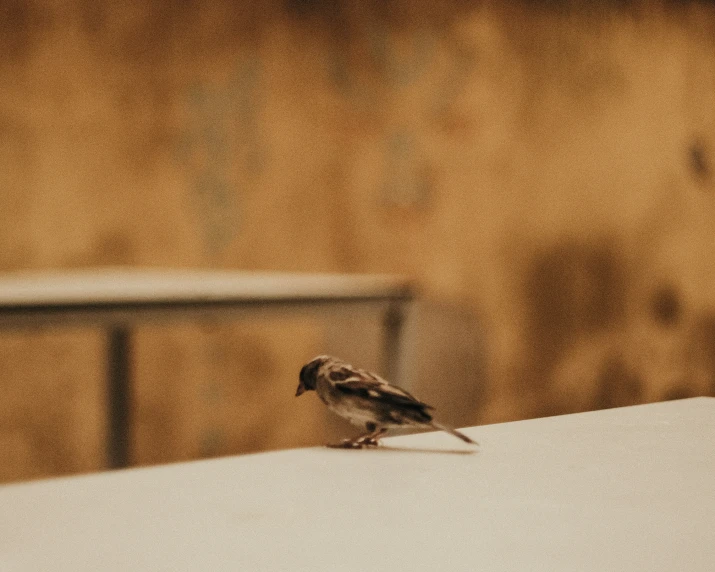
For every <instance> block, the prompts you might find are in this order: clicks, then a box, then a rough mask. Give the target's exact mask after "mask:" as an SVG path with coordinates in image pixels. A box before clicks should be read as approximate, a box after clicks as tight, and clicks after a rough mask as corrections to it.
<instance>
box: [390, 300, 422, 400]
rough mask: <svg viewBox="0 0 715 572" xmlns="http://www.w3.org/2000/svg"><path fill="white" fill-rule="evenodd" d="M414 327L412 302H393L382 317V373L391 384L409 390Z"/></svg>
mask: <svg viewBox="0 0 715 572" xmlns="http://www.w3.org/2000/svg"><path fill="white" fill-rule="evenodd" d="M414 325H415V316H414V308H413V303H412V302H404V301H403V302H394V303H392V304H390V305H389V306H388V307H387V311H386V313H385V316H384V328H385V338H384V342H383V343H384V345H383V371H384V372H385V376H386V378H387V379H388V380H389V381H391V382H392V383H394V384H396V385H398V386H400V387H402V388H403V389H409V388H410V386H411V385H412V384H413V383H414V373H415V372H414V365H415V364H414V360H415V356H414V355H413V352H414V344H415V340H414Z"/></svg>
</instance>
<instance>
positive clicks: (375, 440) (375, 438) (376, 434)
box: [358, 427, 387, 447]
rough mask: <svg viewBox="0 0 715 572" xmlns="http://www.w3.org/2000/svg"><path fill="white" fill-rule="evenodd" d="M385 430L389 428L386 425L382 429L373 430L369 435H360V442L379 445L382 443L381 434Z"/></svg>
mask: <svg viewBox="0 0 715 572" xmlns="http://www.w3.org/2000/svg"><path fill="white" fill-rule="evenodd" d="M385 431H387V429H385V428H384V427H383V428H381V429H375V431H372V432H370V433H368V434H367V435H365V436H363V437H360V439H359V440H358V442H359V443H360V444H362V445H366V446H372V447H377V446H378V445H379V444H380V441H379V440H380V435H382V434H383V433H384V432H385Z"/></svg>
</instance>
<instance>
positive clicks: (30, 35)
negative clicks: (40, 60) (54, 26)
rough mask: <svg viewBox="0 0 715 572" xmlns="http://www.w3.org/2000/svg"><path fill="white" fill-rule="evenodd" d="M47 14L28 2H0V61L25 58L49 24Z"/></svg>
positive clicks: (13, 0)
mask: <svg viewBox="0 0 715 572" xmlns="http://www.w3.org/2000/svg"><path fill="white" fill-rule="evenodd" d="M49 18H50V16H49V12H48V11H46V10H42V9H40V8H39V7H38V6H36V5H35V3H34V2H31V1H29V0H0V61H2V60H9V61H10V62H18V61H22V60H24V59H25V58H27V57H28V56H29V55H30V54H31V52H32V49H33V48H34V46H35V45H36V44H37V42H38V39H39V37H40V36H41V35H42V34H43V33H44V31H45V29H46V27H47V25H48V23H49Z"/></svg>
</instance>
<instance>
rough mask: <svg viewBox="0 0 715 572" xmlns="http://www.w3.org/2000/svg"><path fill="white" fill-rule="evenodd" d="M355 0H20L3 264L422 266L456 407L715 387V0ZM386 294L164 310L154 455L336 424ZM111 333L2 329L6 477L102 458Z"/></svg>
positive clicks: (316, 432) (147, 411)
mask: <svg viewBox="0 0 715 572" xmlns="http://www.w3.org/2000/svg"><path fill="white" fill-rule="evenodd" d="M354 4H355V3H347V2H320V1H305V0H303V1H296V0H294V1H289V2H283V3H278V2H259V3H253V4H252V3H236V2H232V1H229V0H225V1H221V0H206V1H204V2H194V3H180V6H176V5H173V4H172V3H166V2H160V1H158V0H156V1H153V2H145V1H142V2H123V3H111V2H102V1H99V2H81V1H80V0H73V1H70V2H53V1H49V0H45V1H44V2H31V1H28V0H25V1H15V2H8V1H2V0H0V269H2V270H8V271H9V270H16V269H24V268H69V267H78V266H94V265H107V264H112V265H116V264H120V265H156V266H178V267H220V268H247V269H281V270H306V271H309V270H329V271H346V272H354V271H359V272H363V271H364V272H372V271H379V272H383V271H384V272H399V273H404V274H406V275H408V276H411V277H413V278H414V279H415V280H416V281H417V283H418V284H419V286H420V287H421V291H422V293H423V296H424V302H423V303H422V304H421V308H420V310H421V312H420V319H419V325H418V331H419V334H420V340H419V344H420V345H419V347H420V352H419V356H420V359H419V370H418V378H417V380H416V385H417V391H418V392H419V394H420V395H421V396H423V397H424V398H425V400H428V401H430V400H431V401H433V402H434V403H435V404H436V405H437V406H438V407H440V408H441V409H442V410H443V416H444V418H446V420H448V421H452V422H454V423H458V424H463V425H464V424H470V423H471V424H473V423H482V422H493V421H501V420H507V419H517V418H523V417H530V416H536V415H545V414H553V413H562V412H568V411H577V410H584V409H592V408H597V407H606V406H614V405H622V404H628V403H636V402H641V401H650V400H659V399H665V398H670V397H677V396H686V395H695V394H705V393H711V394H712V393H715V350H713V347H715V294H714V293H713V292H714V291H713V289H712V288H711V284H713V278H715V270H714V269H715V265H714V264H713V258H715V254H714V251H713V246H715V244H714V242H715V240H714V239H715V234H714V233H713V230H712V218H713V214H714V212H715V204H714V201H715V198H714V193H715V174H714V173H713V168H714V163H713V152H714V151H715V7H713V5H712V4H711V3H702V2H681V3H667V4H660V3H657V2H648V1H642V2H632V3H628V2H614V3H598V6H599V7H598V8H594V7H593V6H592V5H591V4H589V3H582V2H576V1H575V0H574V1H572V2H549V3H529V2H517V1H516V0H514V1H511V2H481V3H477V2H458V1H456V0H455V1H448V0H445V1H443V2H437V3H433V4H430V5H427V4H428V3H421V2H410V1H398V2H394V3H390V4H389V5H387V4H384V3H382V2H374V3H367V4H366V3H362V4H359V5H354ZM386 6H389V8H388V7H386ZM374 318H375V317H374V316H363V317H361V318H359V320H358V321H357V322H349V326H348V324H346V322H341V321H337V322H336V321H334V320H332V321H331V320H322V319H318V318H316V319H315V320H312V321H310V322H307V323H306V322H305V321H304V320H302V319H298V318H286V319H285V320H279V319H277V320H271V321H269V322H265V321H251V322H240V323H236V324H228V323H211V322H209V323H200V324H195V323H186V324H179V325H177V326H175V327H170V328H167V327H158V326H157V327H154V326H152V327H143V328H141V329H140V330H139V331H138V336H137V340H136V346H135V350H136V361H135V364H136V372H135V373H136V377H137V399H138V411H137V419H136V428H135V452H134V455H135V460H136V461H137V462H142V463H149V462H161V461H169V460H173V459H185V458H193V457H196V456H208V455H215V454H222V453H232V452H240V451H255V450H260V449H266V448H276V447H283V446H293V445H299V444H308V443H319V442H322V441H323V440H325V439H326V438H327V437H326V436H335V435H336V434H338V433H340V432H341V431H344V427H342V426H336V425H335V424H333V423H332V422H331V421H330V419H329V418H327V417H326V416H325V415H324V414H323V413H322V411H321V410H320V409H319V406H318V404H316V403H314V401H310V400H301V401H300V402H294V401H293V399H292V392H293V390H294V384H295V379H294V378H295V372H296V371H297V369H298V368H299V366H300V364H301V362H302V361H304V360H306V359H307V358H309V357H311V356H312V355H313V354H315V353H318V352H321V351H323V350H325V349H326V348H327V349H328V350H331V351H338V352H340V353H343V354H347V356H346V357H349V358H350V359H355V360H360V362H361V363H366V364H375V363H378V362H379V360H378V359H377V358H376V356H375V354H376V351H377V348H379V343H378V342H376V341H375V340H376V337H377V336H378V333H379V330H378V329H377V326H376V323H375V319H374ZM355 324H360V325H361V327H356V326H355ZM103 343H104V340H103V339H102V337H101V335H100V334H99V333H97V332H92V331H89V332H88V331H75V330H72V331H59V332H58V331H55V330H41V331H33V332H29V333H8V334H2V336H0V458H2V459H11V461H10V462H9V463H0V479H4V480H10V479H16V478H23V477H28V476H40V475H48V474H57V473H62V472H75V471H84V470H91V469H94V468H99V467H101V466H102V463H103V456H102V438H103V433H102V432H103V425H102V415H103V411H104V409H103V399H104V393H103V389H102V385H101V380H102V376H103V368H104V365H103V362H102V357H101V355H102V350H103ZM177 356H179V357H178V358H177ZM53 357H54V358H58V359H57V360H53V359H52V358H53ZM60 358H64V359H60ZM55 361H57V362H58V363H59V364H60V366H59V367H56V366H54V365H52V364H54V363H55Z"/></svg>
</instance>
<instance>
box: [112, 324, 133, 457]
mask: <svg viewBox="0 0 715 572" xmlns="http://www.w3.org/2000/svg"><path fill="white" fill-rule="evenodd" d="M130 341H131V340H130V331H129V328H128V327H126V326H119V325H114V326H112V327H111V328H110V329H109V331H108V340H107V343H108V348H107V423H108V426H107V464H108V465H109V467H110V468H112V469H117V468H121V467H126V466H128V465H129V444H130V443H129V434H130V423H131V415H130V413H131V371H130V359H131V356H130V352H131V347H130Z"/></svg>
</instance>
